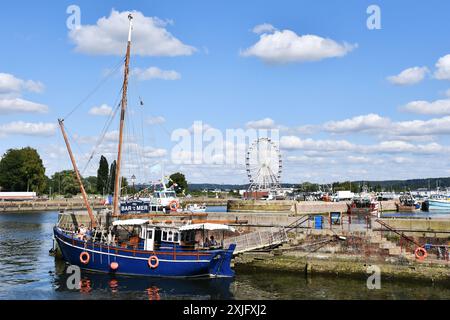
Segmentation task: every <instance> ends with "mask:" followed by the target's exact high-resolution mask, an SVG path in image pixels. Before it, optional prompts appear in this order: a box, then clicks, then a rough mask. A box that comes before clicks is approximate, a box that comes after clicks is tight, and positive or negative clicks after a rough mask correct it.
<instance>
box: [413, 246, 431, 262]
mask: <svg viewBox="0 0 450 320" xmlns="http://www.w3.org/2000/svg"><path fill="white" fill-rule="evenodd" d="M414 255H415V256H416V259H418V260H421V261H423V260H425V259H426V258H427V257H428V252H427V250H425V248H422V247H419V248H417V249H416V250H415V251H414Z"/></svg>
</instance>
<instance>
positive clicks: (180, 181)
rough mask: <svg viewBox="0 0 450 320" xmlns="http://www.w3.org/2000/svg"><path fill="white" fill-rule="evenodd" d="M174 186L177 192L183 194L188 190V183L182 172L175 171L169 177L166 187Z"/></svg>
mask: <svg viewBox="0 0 450 320" xmlns="http://www.w3.org/2000/svg"><path fill="white" fill-rule="evenodd" d="M173 185H175V186H174V189H175V192H176V193H177V194H184V193H185V192H186V191H187V190H188V183H187V180H186V177H185V176H184V174H182V173H180V172H177V173H174V174H172V175H171V176H170V177H169V183H168V187H171V186H173Z"/></svg>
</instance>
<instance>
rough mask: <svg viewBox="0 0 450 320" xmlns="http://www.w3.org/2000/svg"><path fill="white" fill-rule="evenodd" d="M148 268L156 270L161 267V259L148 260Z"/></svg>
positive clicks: (153, 257)
mask: <svg viewBox="0 0 450 320" xmlns="http://www.w3.org/2000/svg"><path fill="white" fill-rule="evenodd" d="M148 266H149V267H150V268H152V269H156V268H158V266H159V259H158V257H157V256H151V257H150V258H148Z"/></svg>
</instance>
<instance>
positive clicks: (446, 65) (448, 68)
mask: <svg viewBox="0 0 450 320" xmlns="http://www.w3.org/2000/svg"><path fill="white" fill-rule="evenodd" d="M434 77H435V78H436V79H439V80H450V54H447V55H445V56H443V57H441V58H439V60H438V62H437V63H436V71H435V72H434Z"/></svg>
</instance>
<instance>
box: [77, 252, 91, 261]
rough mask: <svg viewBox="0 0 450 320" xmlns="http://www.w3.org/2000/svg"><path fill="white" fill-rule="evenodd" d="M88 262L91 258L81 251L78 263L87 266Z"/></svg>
mask: <svg viewBox="0 0 450 320" xmlns="http://www.w3.org/2000/svg"><path fill="white" fill-rule="evenodd" d="M90 260H91V256H90V255H89V253H87V252H86V251H83V252H82V253H80V262H81V263H82V264H88V263H89V261H90Z"/></svg>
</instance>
